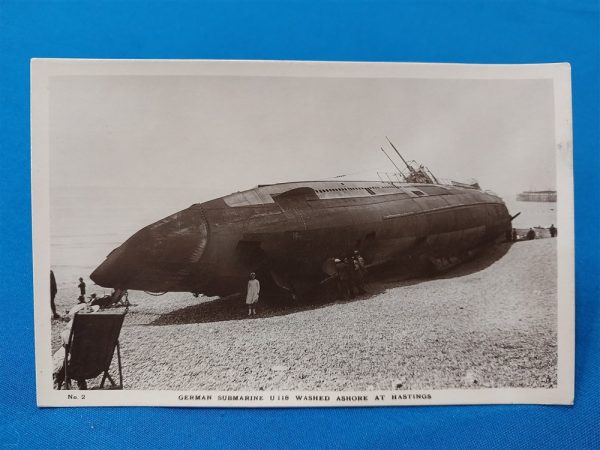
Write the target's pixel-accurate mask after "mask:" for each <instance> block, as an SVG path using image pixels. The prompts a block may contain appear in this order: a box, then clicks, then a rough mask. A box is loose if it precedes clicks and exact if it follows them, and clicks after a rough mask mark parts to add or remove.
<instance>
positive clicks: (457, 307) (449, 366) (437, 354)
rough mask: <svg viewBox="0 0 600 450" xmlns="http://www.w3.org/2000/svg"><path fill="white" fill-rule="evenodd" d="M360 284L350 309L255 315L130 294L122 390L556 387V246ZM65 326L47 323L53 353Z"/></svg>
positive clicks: (197, 301)
mask: <svg viewBox="0 0 600 450" xmlns="http://www.w3.org/2000/svg"><path fill="white" fill-rule="evenodd" d="M367 287H368V291H369V292H368V294H365V295H363V296H360V297H357V298H356V299H353V300H347V301H335V300H331V299H329V300H327V299H317V300H316V301H315V302H313V303H311V302H310V301H309V302H307V303H304V304H302V305H290V306H285V307H284V306H282V305H278V306H273V305H266V304H261V303H259V308H258V312H259V314H258V315H257V316H256V317H251V318H248V317H247V316H246V314H247V310H246V309H245V305H244V302H243V299H241V298H240V297H236V296H233V297H230V298H225V299H216V298H206V297H199V298H194V297H193V296H192V295H191V294H185V293H170V294H165V295H164V296H160V297H153V296H150V295H148V294H146V293H142V292H137V291H135V292H131V293H130V301H131V302H132V303H133V305H134V306H132V307H130V308H129V311H128V313H127V316H126V318H125V322H124V325H123V329H122V331H121V337H120V343H121V355H122V361H123V377H124V388H125V389H135V390H150V389H172V390H183V389H185V390H239V391H258V390H356V391H368V390H391V389H411V390H414V389H448V388H467V387H468V388H478V387H480V388H488V387H528V388H536V387H544V388H548V387H555V386H556V383H557V316H556V314H557V312H556V311H557V278H556V239H540V240H534V241H527V242H519V243H516V244H512V245H511V244H508V243H506V244H498V245H496V246H495V247H494V248H492V249H490V250H489V251H488V252H486V253H484V254H482V255H481V256H479V257H478V258H477V259H475V260H472V261H469V262H467V263H465V264H462V265H460V266H458V267H456V268H454V269H453V270H451V271H450V272H446V273H444V274H441V275H439V276H436V277H432V278H421V279H412V280H394V279H385V280H372V281H371V282H369V284H368V286H367ZM72 290H73V292H70V291H69V290H65V289H63V290H62V291H60V290H59V295H58V296H57V299H56V303H57V307H58V310H59V312H60V313H63V312H64V310H65V309H68V308H69V307H70V306H72V305H73V304H74V303H75V302H74V301H73V299H74V298H76V288H75V287H73V288H72ZM73 294H75V297H73ZM309 300H310V299H309ZM64 325H65V323H64V322H62V321H57V320H54V321H53V322H52V336H53V339H52V350H53V351H55V350H56V349H57V348H58V347H59V345H60V340H59V337H58V335H59V333H60V331H61V330H62V329H63V328H64ZM88 384H89V386H90V387H93V386H94V384H95V383H94V382H93V381H92V382H90V383H88Z"/></svg>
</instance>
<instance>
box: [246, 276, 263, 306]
mask: <svg viewBox="0 0 600 450" xmlns="http://www.w3.org/2000/svg"><path fill="white" fill-rule="evenodd" d="M259 292H260V283H259V281H258V280H257V279H256V274H255V273H254V272H252V273H251V274H250V280H248V291H247V292H246V305H248V315H249V316H251V315H254V316H255V315H256V304H257V303H258V294H259Z"/></svg>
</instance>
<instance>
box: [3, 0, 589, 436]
mask: <svg viewBox="0 0 600 450" xmlns="http://www.w3.org/2000/svg"><path fill="white" fill-rule="evenodd" d="M598 17H599V7H598V2H596V1H583V0H577V1H568V0H549V1H527V2H526V1H516V2H513V1H499V0H495V1H460V0H458V1H457V0H453V1H448V2H444V1H440V0H431V1H399V2H371V3H363V2H358V3H354V2H321V3H319V2H316V1H311V2H300V1H298V2H296V1H294V2H291V1H281V2H250V1H239V0H236V1H228V2H175V1H172V2H120V3H119V2H101V1H95V2H53V1H52V2H29V1H27V2H25V1H6V0H0V64H1V66H0V89H1V91H0V114H1V116H0V149H1V152H2V153H1V159H0V214H1V216H0V217H1V219H0V239H1V240H0V243H1V246H0V261H1V267H0V269H1V270H2V273H3V277H2V282H1V284H0V285H1V286H2V305H3V308H2V312H3V320H2V325H1V326H0V330H1V331H0V336H1V337H2V339H1V340H2V347H1V348H2V357H1V359H0V370H1V374H0V375H1V376H0V380H2V382H3V383H4V389H2V390H1V391H0V392H1V393H0V444H1V445H2V446H6V447H10V448H15V447H16V448H21V447H22V448H27V447H34V446H44V447H59V446H60V447H65V448H71V447H78V448H84V447H105V446H115V447H123V446H127V447H188V446H223V445H230V446H231V445H236V446H250V447H259V446H300V447H310V448H314V447H325V446H329V447H330V446H336V447H344V448H345V447H367V446H377V447H383V446H385V447H387V446H390V447H392V446H393V447H433V446H444V447H458V446H461V447H487V448H493V447H502V448H504V447H506V446H512V447H514V446H524V445H528V446H532V447H547V446H549V445H551V446H553V447H554V446H555V447H563V446H567V447H577V448H581V447H600V431H599V425H598V424H599V423H600V413H599V412H600V408H599V406H600V405H599V403H600V388H599V386H600V385H599V381H600V377H599V361H600V358H599V352H598V350H599V341H600V339H599V335H600V327H599V326H598V325H599V324H600V319H599V318H598V312H599V311H598V309H599V308H598V303H599V298H598V297H599V292H598V291H599V289H598V278H599V277H598V274H599V271H598V268H599V264H598V263H599V258H598V253H599V249H600V245H599V244H600V242H599V236H600V233H599V230H600V227H599V225H600V223H599V222H600V221H599V212H598V211H599V210H600V208H599V202H598V201H599V199H600V195H599V189H598V187H599V186H598V180H599V169H600V158H599V139H598V137H599V125H600V123H599V114H598V104H599V89H598V84H599V83H598V80H599V71H598V66H599V62H598V61H599V54H600V53H599V42H600V36H599V32H598V29H599V28H598V27H599V19H598ZM32 57H76V58H216V59H295V60H304V59H306V60H340V61H345V60H362V61H422V62H464V63H537V62H539V63H542V62H558V61H567V62H570V63H571V65H572V76H573V107H574V109H573V111H574V133H575V134H574V136H575V137H574V146H575V150H574V152H575V194H576V233H577V239H576V241H577V244H576V255H577V256H576V266H577V276H576V281H577V283H576V286H577V287H576V289H577V355H576V360H577V370H576V386H575V387H576V403H575V406H574V407H548V406H470V407H412V408H367V409H312V410H308V409H290V410H222V409H216V410H207V409H174V408H110V409H101V408H83V409H43V410H42V409H37V408H36V406H35V385H34V379H35V369H34V337H33V310H32V269H31V239H30V234H31V224H30V221H31V209H30V170H29V161H30V160H29V145H30V138H29V59H30V58H32ZM399 326H402V325H401V323H399ZM457 401H460V398H457Z"/></svg>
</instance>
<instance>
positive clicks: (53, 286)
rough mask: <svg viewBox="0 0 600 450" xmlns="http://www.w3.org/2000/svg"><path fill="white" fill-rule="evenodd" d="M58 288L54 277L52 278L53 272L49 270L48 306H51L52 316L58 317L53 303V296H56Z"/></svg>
mask: <svg viewBox="0 0 600 450" xmlns="http://www.w3.org/2000/svg"><path fill="white" fill-rule="evenodd" d="M57 292H58V289H57V288H56V278H54V272H53V271H52V270H50V308H52V318H53V319H60V315H58V313H57V312H56V304H55V303H54V298H55V297H56V293H57Z"/></svg>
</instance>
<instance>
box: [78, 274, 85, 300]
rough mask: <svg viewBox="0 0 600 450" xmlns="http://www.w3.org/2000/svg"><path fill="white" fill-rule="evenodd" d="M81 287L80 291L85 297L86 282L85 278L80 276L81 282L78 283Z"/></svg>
mask: <svg viewBox="0 0 600 450" xmlns="http://www.w3.org/2000/svg"><path fill="white" fill-rule="evenodd" d="M77 287H78V288H79V292H80V293H81V295H82V296H83V297H85V283H84V282H83V278H81V277H80V278H79V284H78V285H77Z"/></svg>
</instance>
